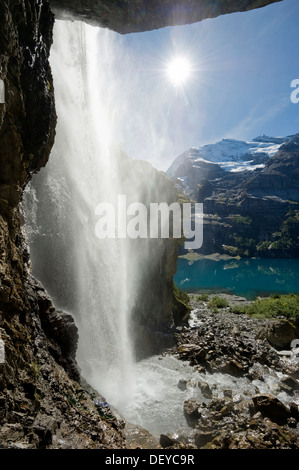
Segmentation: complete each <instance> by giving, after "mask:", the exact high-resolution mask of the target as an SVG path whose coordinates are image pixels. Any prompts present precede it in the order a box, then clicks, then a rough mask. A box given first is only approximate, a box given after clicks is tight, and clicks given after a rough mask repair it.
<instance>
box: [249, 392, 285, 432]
mask: <svg viewBox="0 0 299 470" xmlns="http://www.w3.org/2000/svg"><path fill="white" fill-rule="evenodd" d="M252 401H253V404H254V409H255V411H256V412H258V411H260V412H261V414H262V415H263V416H264V417H266V418H269V419H270V420H271V421H273V422H275V423H277V424H280V425H283V424H286V423H287V421H288V419H289V418H290V417H291V412H290V410H289V409H288V408H287V407H286V406H285V405H284V404H283V403H282V402H281V401H280V400H278V398H276V397H274V396H273V395H270V394H268V393H264V394H260V395H255V396H254V397H252Z"/></svg>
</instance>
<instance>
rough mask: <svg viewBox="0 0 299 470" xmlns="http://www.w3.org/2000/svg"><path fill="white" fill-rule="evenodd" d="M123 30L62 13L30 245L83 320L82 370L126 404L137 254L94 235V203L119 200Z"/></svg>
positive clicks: (38, 271) (42, 271) (61, 303)
mask: <svg viewBox="0 0 299 470" xmlns="http://www.w3.org/2000/svg"><path fill="white" fill-rule="evenodd" d="M115 38H116V35H115V34H114V33H112V32H110V31H108V30H104V29H99V28H94V27H91V26H88V25H85V24H84V23H81V22H64V21H56V23H55V29H54V45H53V49H52V52H51V57H50V61H51V66H52V70H53V77H54V88H55V97H56V109H57V116H58V124H57V132H56V140H55V144H54V147H53V150H52V153H51V157H50V161H49V163H48V165H47V166H46V168H45V169H43V170H41V172H40V174H38V175H37V176H35V177H34V178H33V182H32V185H31V189H28V193H30V191H31V198H33V199H34V198H35V200H37V201H38V200H39V199H40V198H43V199H45V194H48V198H47V202H46V204H45V203H44V204H43V206H44V207H43V211H44V212H43V214H42V216H40V220H39V221H35V225H36V230H37V231H39V239H38V240H36V241H35V244H34V243H33V244H32V246H31V258H32V264H33V273H34V274H35V275H36V276H37V277H38V278H39V279H40V280H41V281H42V282H43V284H44V285H45V287H46V289H47V290H48V291H49V293H50V295H51V297H52V298H53V300H54V302H55V305H56V307H58V308H61V309H64V310H69V311H70V312H71V313H72V315H73V316H74V318H75V322H76V324H77V326H78V329H79V345H78V351H77V361H78V363H79V366H80V368H81V370H82V375H83V376H84V377H85V378H86V380H88V382H89V383H91V385H93V386H94V387H95V388H97V389H98V390H99V391H100V393H101V394H102V395H103V396H105V397H107V399H109V400H110V402H112V403H113V404H115V405H120V401H122V400H123V401H126V400H127V396H128V394H131V387H132V386H133V384H134V377H133V363H134V353H133V350H132V341H131V337H130V314H131V312H132V308H133V305H134V298H135V297H134V289H135V287H134V286H135V285H136V283H137V279H136V266H135V260H136V255H135V254H134V250H132V248H131V246H130V244H129V242H128V241H127V240H125V239H119V240H118V239H115V240H111V239H109V240H99V239H98V238H97V237H96V235H95V225H96V220H97V219H96V215H95V208H96V206H97V205H98V204H99V203H100V202H112V203H115V201H116V198H117V195H118V193H119V190H120V187H121V181H122V177H123V175H122V174H120V171H119V165H118V162H117V155H118V153H119V152H118V149H117V148H116V144H115V142H116V139H117V130H116V123H117V119H118V117H117V109H120V108H121V100H122V96H121V92H120V88H119V87H117V84H118V82H117V80H116V78H115V76H114V69H113V66H114V60H115V59H114V57H115V55H114V54H113V50H114V48H115V46H114V42H115V40H116V39H115ZM33 188H35V189H33ZM34 191H35V195H34V194H32V192H34ZM136 197H138V196H137V195H136ZM137 200H138V199H137ZM37 225H38V227H37ZM51 243H52V245H51ZM48 250H50V252H51V255H50V256H48V259H47V260H46V261H45V258H47V255H46V253H47V251H48Z"/></svg>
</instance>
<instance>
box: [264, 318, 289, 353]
mask: <svg viewBox="0 0 299 470" xmlns="http://www.w3.org/2000/svg"><path fill="white" fill-rule="evenodd" d="M295 337H296V328H295V326H294V325H293V323H291V322H290V321H289V320H287V319H284V318H282V319H278V320H275V321H273V322H272V323H270V324H269V325H267V326H265V327H263V328H262V329H261V330H260V331H259V333H258V338H259V339H264V338H265V339H267V340H268V341H269V343H270V344H271V346H273V347H274V348H277V349H285V348H289V347H290V345H291V342H292V341H293V340H294V339H295Z"/></svg>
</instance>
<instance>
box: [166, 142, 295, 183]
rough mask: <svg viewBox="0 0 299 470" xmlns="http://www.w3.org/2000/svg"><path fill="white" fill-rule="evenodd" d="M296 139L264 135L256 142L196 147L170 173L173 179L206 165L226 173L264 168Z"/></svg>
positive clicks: (172, 167)
mask: <svg viewBox="0 0 299 470" xmlns="http://www.w3.org/2000/svg"><path fill="white" fill-rule="evenodd" d="M292 137H293V136H287V137H269V136H266V135H262V136H259V137H256V138H254V139H252V141H243V140H234V139H223V140H221V141H220V142H216V143H214V144H208V145H204V146H203V147H192V148H190V149H189V150H187V151H186V152H184V153H183V154H181V155H180V156H178V157H177V158H176V159H175V160H174V162H173V163H172V165H171V166H170V167H169V169H168V170H167V172H166V173H167V175H168V176H170V177H173V178H175V177H181V178H182V177H184V176H185V174H184V172H185V171H186V168H188V171H190V166H191V165H192V167H193V168H198V167H199V166H201V164H202V162H212V163H217V164H218V165H219V166H220V167H221V168H222V169H224V170H225V171H232V172H240V171H245V170H250V171H252V170H255V169H257V168H263V167H264V166H265V163H266V161H267V160H268V159H269V158H270V157H272V156H273V155H275V154H276V153H277V152H278V151H279V149H280V147H281V145H283V144H284V143H285V142H287V141H288V140H290V139H291V138H292Z"/></svg>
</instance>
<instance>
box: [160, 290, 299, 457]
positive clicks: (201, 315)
mask: <svg viewBox="0 0 299 470" xmlns="http://www.w3.org/2000/svg"><path fill="white" fill-rule="evenodd" d="M220 296H221V295H220ZM222 296H223V297H224V298H225V299H226V300H227V301H228V305H232V304H236V303H244V302H247V301H246V299H243V298H239V297H236V296H228V295H226V294H223V295H222ZM189 297H190V303H191V306H192V309H193V311H192V314H191V321H190V324H191V326H185V327H183V328H182V331H181V332H179V333H178V334H177V335H176V337H177V347H176V348H173V349H172V350H171V353H172V354H175V355H177V357H179V358H180V359H181V360H184V361H188V363H189V364H190V365H192V366H193V367H194V370H195V371H198V372H199V373H200V374H201V377H203V378H204V380H200V381H198V383H197V386H198V387H199V388H200V390H201V393H202V400H199V399H195V398H194V397H191V398H189V399H187V400H185V401H184V404H183V410H184V415H185V418H186V421H187V423H188V425H189V426H190V429H192V430H193V431H192V433H191V434H190V435H189V437H188V438H187V439H186V441H185V444H184V445H185V446H186V447H190V448H193V447H194V448H205V449H295V448H298V446H299V413H298V405H299V396H298V385H299V381H298V379H299V363H298V360H297V359H296V357H295V358H294V357H293V356H292V355H288V354H287V353H288V351H289V352H291V351H290V350H291V348H290V345H289V348H288V350H286V351H281V350H279V349H275V348H274V347H273V346H272V344H271V342H270V341H269V340H268V339H267V338H265V337H263V339H260V332H261V330H263V331H264V329H265V328H266V329H267V328H271V326H272V325H273V324H276V323H277V321H278V320H277V319H276V320H269V319H255V318H251V317H249V316H247V315H244V314H235V313H230V311H229V306H228V307H226V308H222V309H219V310H218V311H217V312H215V311H214V312H213V311H211V310H210V309H209V308H208V302H207V301H206V302H205V301H202V300H197V296H196V295H191V294H190V295H189ZM211 297H212V296H210V298H211ZM282 334H283V335H284V330H283V333H282ZM292 357H293V359H291V358H292ZM216 376H217V378H218V384H217V385H216V384H215V383H214V384H213V378H214V377H216ZM219 376H220V377H222V382H223V385H222V386H220V385H219ZM226 377H230V381H231V383H233V384H234V385H233V386H230V387H228V386H227V385H226V381H225V378H226ZM178 387H179V388H180V389H181V390H183V389H185V388H187V387H188V383H186V381H184V378H183V377H182V379H181V380H180V382H179V384H178ZM193 387H194V384H193ZM266 390H267V391H266ZM269 390H271V393H269ZM169 437H170V438H171V436H169ZM167 442H168V444H169V447H172V448H173V447H181V446H182V441H181V442H180V444H177V443H176V442H173V443H171V441H167V440H166V439H165V438H163V443H164V444H166V443H167Z"/></svg>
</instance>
